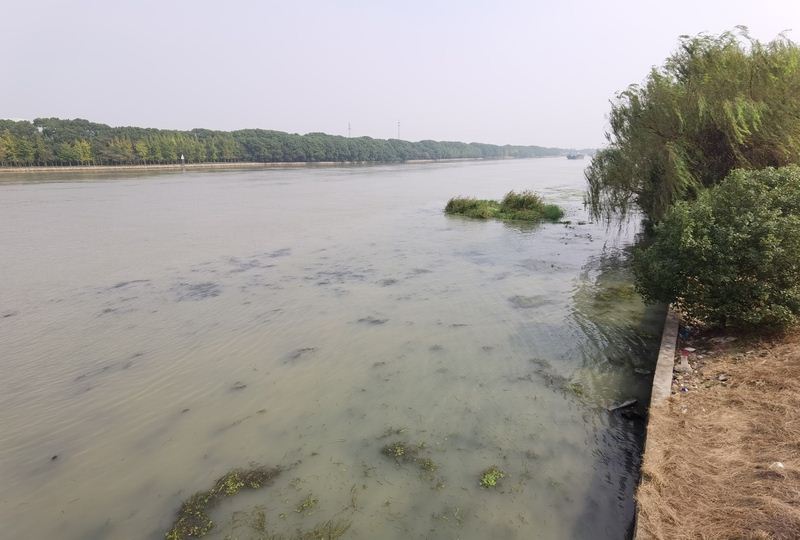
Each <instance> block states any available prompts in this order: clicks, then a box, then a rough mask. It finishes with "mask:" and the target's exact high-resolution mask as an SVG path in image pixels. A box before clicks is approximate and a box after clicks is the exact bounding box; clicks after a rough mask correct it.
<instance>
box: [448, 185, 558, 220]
mask: <svg viewBox="0 0 800 540" xmlns="http://www.w3.org/2000/svg"><path fill="white" fill-rule="evenodd" d="M444 212H445V214H453V215H461V216H465V217H470V218H476V219H490V218H494V219H503V220H511V221H542V220H547V221H558V220H560V219H561V218H562V217H563V216H564V211H563V210H562V209H561V208H559V207H558V206H556V205H555V204H545V202H544V200H543V199H542V198H541V196H539V195H538V194H536V193H534V192H533V191H528V190H526V191H523V192H521V193H516V192H514V191H509V192H508V193H507V194H506V196H505V197H503V200H502V201H500V202H497V201H492V200H488V199H475V198H473V197H453V198H452V199H450V200H449V201H448V202H447V206H445V207H444Z"/></svg>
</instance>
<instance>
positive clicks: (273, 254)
mask: <svg viewBox="0 0 800 540" xmlns="http://www.w3.org/2000/svg"><path fill="white" fill-rule="evenodd" d="M291 254H292V248H281V249H276V250H275V251H270V252H268V253H266V256H267V257H269V258H270V259H277V258H278V257H288V256H289V255H291Z"/></svg>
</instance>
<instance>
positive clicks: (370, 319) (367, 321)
mask: <svg viewBox="0 0 800 540" xmlns="http://www.w3.org/2000/svg"><path fill="white" fill-rule="evenodd" d="M388 321H389V319H378V318H376V317H373V316H372V315H369V316H367V317H362V318H360V319H358V321H357V322H359V323H361V324H368V325H370V326H378V325H381V324H386V323H387V322H388Z"/></svg>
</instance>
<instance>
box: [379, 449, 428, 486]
mask: <svg viewBox="0 0 800 540" xmlns="http://www.w3.org/2000/svg"><path fill="white" fill-rule="evenodd" d="M424 449H425V443H424V442H422V443H419V444H416V445H408V444H406V443H404V442H400V441H396V442H393V443H391V444H387V445H386V446H384V447H383V448H382V449H381V453H382V454H383V455H384V456H386V457H390V458H393V459H394V460H395V462H396V463H398V464H399V463H412V464H414V465H416V466H417V467H419V468H420V470H422V471H423V472H424V473H426V476H428V477H429V479H431V480H433V473H434V472H436V471H437V470H438V469H439V465H437V464H436V462H435V461H433V460H432V459H431V458H428V457H421V456H420V455H419V453H420V451H422V450H424Z"/></svg>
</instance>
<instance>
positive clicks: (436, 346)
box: [428, 343, 444, 352]
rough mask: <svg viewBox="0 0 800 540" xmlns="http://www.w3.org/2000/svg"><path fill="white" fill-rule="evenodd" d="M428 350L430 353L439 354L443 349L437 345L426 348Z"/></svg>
mask: <svg viewBox="0 0 800 540" xmlns="http://www.w3.org/2000/svg"><path fill="white" fill-rule="evenodd" d="M428 350H429V351H431V352H439V351H443V350H444V347H442V346H441V345H439V344H438V343H437V344H435V345H431V346H430V347H428Z"/></svg>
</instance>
